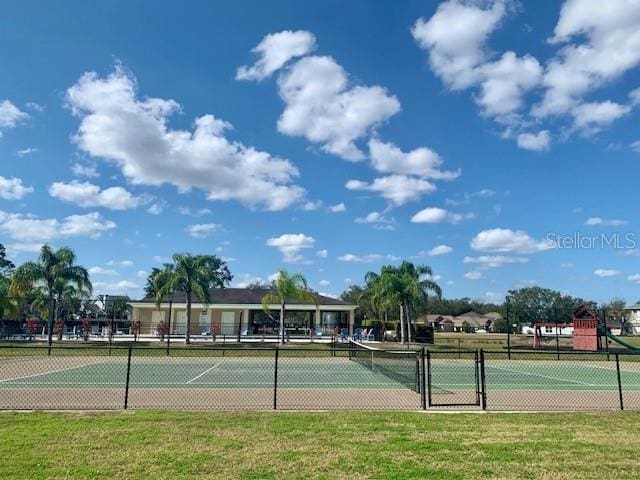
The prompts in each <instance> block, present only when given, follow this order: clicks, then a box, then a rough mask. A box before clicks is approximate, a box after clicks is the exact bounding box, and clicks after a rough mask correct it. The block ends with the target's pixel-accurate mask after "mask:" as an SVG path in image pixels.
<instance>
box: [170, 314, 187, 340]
mask: <svg viewBox="0 0 640 480" xmlns="http://www.w3.org/2000/svg"><path fill="white" fill-rule="evenodd" d="M171 329H172V330H173V333H174V334H176V335H184V334H186V333H187V311H186V310H182V311H178V312H176V319H175V325H173V326H172V327H171Z"/></svg>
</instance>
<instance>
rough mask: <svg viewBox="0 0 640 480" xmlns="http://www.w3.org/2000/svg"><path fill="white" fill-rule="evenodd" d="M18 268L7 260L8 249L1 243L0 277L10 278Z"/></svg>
mask: <svg viewBox="0 0 640 480" xmlns="http://www.w3.org/2000/svg"><path fill="white" fill-rule="evenodd" d="M14 268H16V266H15V265H14V264H13V262H12V261H11V260H9V259H8V258H7V249H6V248H5V247H4V245H3V244H1V243H0V277H8V276H9V275H10V274H11V272H12V271H13V269H14Z"/></svg>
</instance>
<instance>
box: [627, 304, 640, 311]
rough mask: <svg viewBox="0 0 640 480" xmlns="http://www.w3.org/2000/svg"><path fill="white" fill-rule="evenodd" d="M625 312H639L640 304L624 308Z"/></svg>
mask: <svg viewBox="0 0 640 480" xmlns="http://www.w3.org/2000/svg"><path fill="white" fill-rule="evenodd" d="M624 309H625V310H640V303H636V304H635V305H629V306H628V307H625V308H624Z"/></svg>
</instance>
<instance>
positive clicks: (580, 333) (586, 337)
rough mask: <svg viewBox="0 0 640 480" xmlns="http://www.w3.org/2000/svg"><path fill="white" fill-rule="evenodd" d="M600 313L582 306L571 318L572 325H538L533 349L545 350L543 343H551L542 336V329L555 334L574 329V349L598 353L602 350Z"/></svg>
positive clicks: (535, 326) (535, 330) (535, 329)
mask: <svg viewBox="0 0 640 480" xmlns="http://www.w3.org/2000/svg"><path fill="white" fill-rule="evenodd" d="M598 322H599V319H598V313H597V312H595V311H593V310H589V309H588V308H587V307H585V306H584V305H582V306H580V308H578V309H577V310H576V311H575V312H573V315H572V316H571V323H570V324H565V323H562V324H560V323H536V324H535V325H534V334H533V348H543V346H542V342H543V341H544V342H545V343H548V342H549V339H550V337H549V336H544V335H543V334H542V328H545V331H546V332H549V331H551V332H555V334H556V335H557V334H558V330H560V329H564V328H567V327H569V328H572V329H573V349H574V350H586V351H593V352H595V351H598V350H599V349H600V335H599V334H598Z"/></svg>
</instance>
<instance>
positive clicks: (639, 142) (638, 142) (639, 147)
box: [631, 140, 640, 153]
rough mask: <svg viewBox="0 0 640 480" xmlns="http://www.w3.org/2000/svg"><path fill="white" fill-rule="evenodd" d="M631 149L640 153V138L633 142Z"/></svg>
mask: <svg viewBox="0 0 640 480" xmlns="http://www.w3.org/2000/svg"><path fill="white" fill-rule="evenodd" d="M631 150H633V151H634V152H636V153H640V140H636V141H635V142H633V143H632V144H631Z"/></svg>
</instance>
